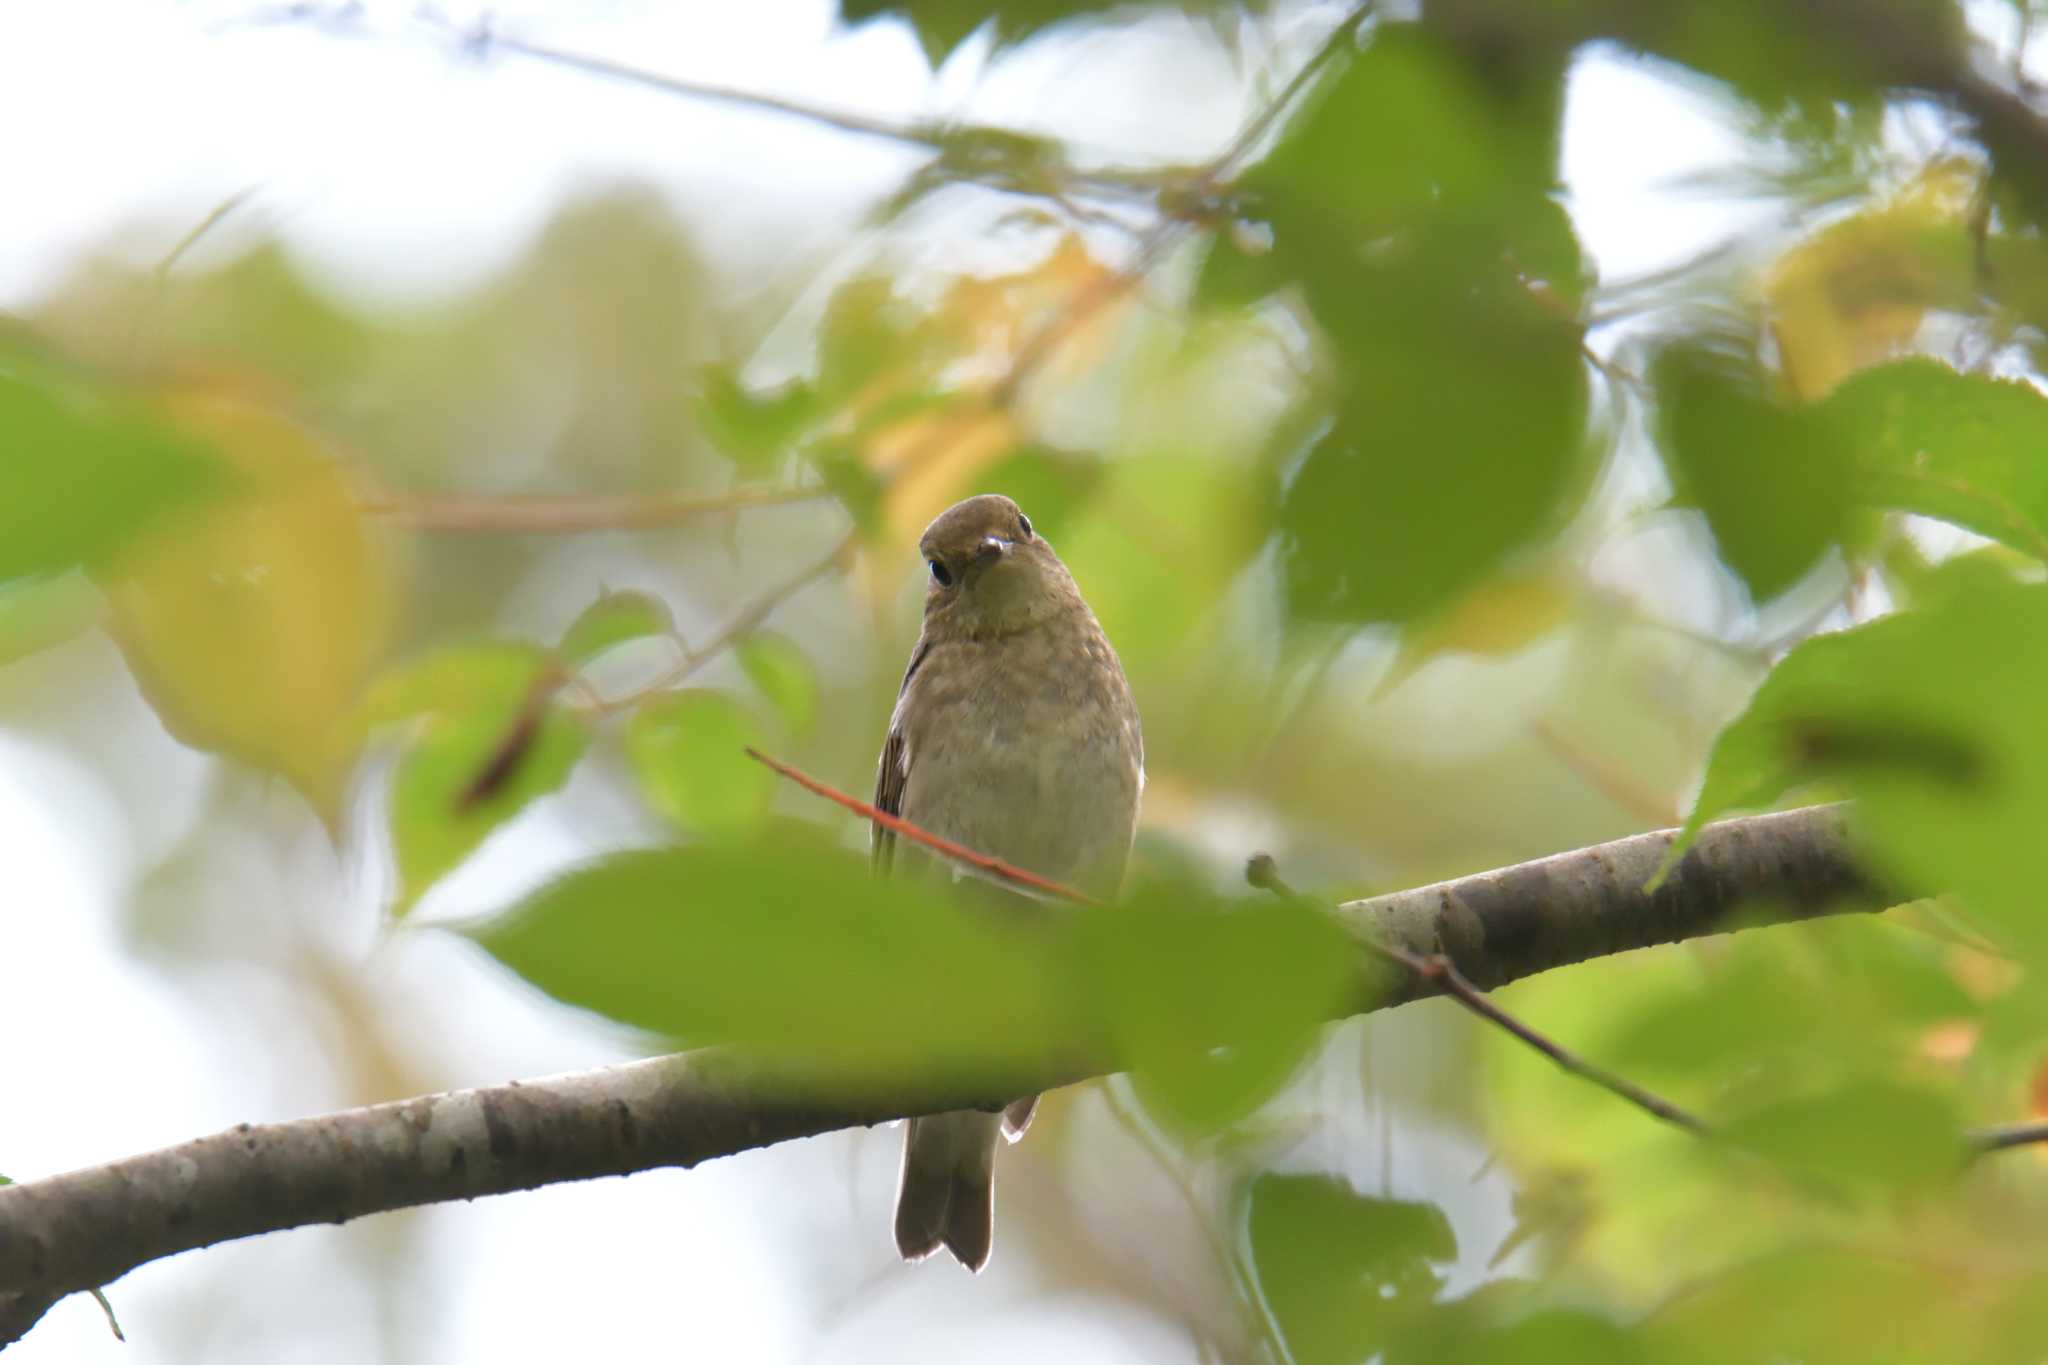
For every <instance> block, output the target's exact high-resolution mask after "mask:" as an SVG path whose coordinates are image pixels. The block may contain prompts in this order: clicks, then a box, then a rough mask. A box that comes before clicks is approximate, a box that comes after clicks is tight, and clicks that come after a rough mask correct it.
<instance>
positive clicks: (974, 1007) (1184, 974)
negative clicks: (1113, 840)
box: [470, 824, 1355, 1100]
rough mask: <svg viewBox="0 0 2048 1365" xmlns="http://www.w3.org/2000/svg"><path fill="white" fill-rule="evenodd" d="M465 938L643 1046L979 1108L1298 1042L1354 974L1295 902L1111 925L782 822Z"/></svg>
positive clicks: (637, 857)
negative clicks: (703, 1049)
mask: <svg viewBox="0 0 2048 1365" xmlns="http://www.w3.org/2000/svg"><path fill="white" fill-rule="evenodd" d="M949 892H953V893H955V894H949ZM1162 894H1163V893H1162ZM1190 894H1191V895H1192V894H1193V893H1190ZM470 932H471V934H472V936H473V937H475V938H476V939H477V940H478V941H479V942H480V943H482V944H483V945H484V947H486V948H487V949H489V950H490V952H491V953H492V954H493V955H495V956H496V957H498V958H499V959H500V960H501V961H502V962H504V963H505V965H506V966H508V967H510V968H511V969H512V970H514V971H515V972H517V973H519V974H520V975H521V976H523V977H525V978H526V979H527V980H528V981H531V982H532V983H533V984H535V985H536V986H539V987H540V988H541V989H542V990H544V991H546V992H547V993H548V994H550V995H552V996H554V997H555V998H556V999H558V1000H561V1001H563V1002H565V1003H567V1004H571V1005H575V1006H578V1007H580V1008H583V1009H589V1010H594V1011H596V1012H598V1013H600V1014H603V1015H605V1016H606V1017H608V1018H610V1019H613V1020H615V1021H617V1022H619V1023H622V1024H625V1025H628V1026H630V1027H632V1028H635V1029H639V1030H641V1031H644V1032H647V1033H650V1034H654V1035H658V1036H660V1037H663V1038H667V1039H672V1040H676V1041H678V1042H681V1043H686V1044H689V1045H691V1046H707V1045H711V1044H726V1043H729V1044H741V1045H746V1046H751V1047H761V1048H766V1049H769V1050H771V1051H775V1052H778V1053H780V1054H783V1055H785V1056H788V1057H790V1058H793V1059H804V1060H808V1061H811V1062H814V1063H816V1064H817V1065H818V1066H819V1067H820V1068H821V1070H822V1071H823V1072H824V1073H826V1074H828V1075H837V1076H840V1077H842V1078H846V1079H851V1078H853V1077H854V1076H856V1075H862V1074H868V1073H869V1072H870V1071H871V1070H874V1071H892V1070H893V1071H896V1072H899V1073H900V1072H901V1071H903V1070H904V1069H905V1068H914V1069H915V1070H916V1071H917V1073H918V1074H933V1075H941V1076H958V1077H962V1078H966V1079H969V1080H972V1081H974V1082H976V1083H985V1084H987V1085H988V1087H989V1094H990V1098H991V1099H992V1100H993V1099H1000V1098H1002V1097H1003V1095H1004V1093H1005V1087H1006V1084H1008V1083H1010V1082H1014V1083H1017V1084H1025V1083H1032V1082H1042V1081H1043V1080H1044V1078H1045V1075H1046V1072H1047V1068H1049V1067H1052V1066H1073V1065H1075V1064H1076V1062H1077V1061H1078V1060H1082V1059H1086V1060H1089V1061H1092V1062H1093V1063H1094V1064H1095V1065H1098V1066H1100V1065H1103V1064H1105V1063H1106V1062H1108V1061H1110V1060H1116V1061H1118V1062H1119V1063H1120V1064H1130V1065H1135V1066H1137V1067H1138V1068H1140V1069H1144V1068H1146V1067H1147V1066H1149V1065H1150V1064H1151V1063H1152V1062H1153V1061H1154V1060H1158V1059H1167V1060H1173V1059H1180V1058H1184V1057H1186V1056H1188V1055H1190V1054H1191V1053H1194V1052H1198V1051H1200V1050H1202V1049H1204V1048H1206V1047H1207V1046H1208V1045H1210V1044H1224V1043H1229V1042H1231V1041H1232V1040H1233V1039H1245V1040H1250V1041H1252V1042H1254V1043H1256V1042H1257V1041H1258V1040H1260V1039H1270V1038H1275V1037H1288V1036H1292V1035H1294V1034H1296V1033H1298V1032H1300V1031H1301V1028H1302V1023H1301V1021H1302V1020H1303V1019H1305V1018H1307V1017H1309V1016H1310V1015H1314V1014H1318V1013H1320V1014H1321V1015H1322V1016H1323V1017H1328V1016H1329V1015H1330V1014H1332V1013H1334V1012H1335V1011H1336V1008H1337V1006H1336V1003H1335V997H1334V996H1333V994H1332V993H1331V992H1330V991H1329V990H1328V989H1326V987H1327V986H1328V985H1329V983H1330V981H1331V980H1332V979H1333V978H1337V977H1344V976H1346V975H1347V968H1348V967H1351V966H1354V965H1355V961H1354V959H1353V958H1352V956H1351V955H1350V953H1349V952H1348V951H1346V948H1345V946H1344V945H1345V944H1348V940H1345V939H1344V936H1343V932H1342V931H1341V930H1340V929H1338V928H1336V927H1335V926H1334V924H1332V923H1330V922H1329V921H1328V919H1327V918H1326V917H1324V916H1321V915H1319V914H1317V913H1316V912H1314V911H1310V910H1305V909H1301V908H1299V907H1274V906H1267V905H1264V904H1261V905H1259V906H1257V907H1256V908H1240V909H1231V910H1224V911H1216V910H1213V909H1211V908H1209V907H1207V905H1206V904H1205V903H1204V902H1203V901H1202V900H1201V899H1200V898H1199V897H1198V896H1194V897H1193V898H1192V899H1190V898H1185V897H1181V896H1178V895H1176V896H1175V897H1174V900H1173V908H1171V909H1169V908H1167V906H1166V905H1164V904H1160V905H1141V906H1138V907H1118V908H1117V909H1115V910H1114V911H1111V910H1103V909H1097V908H1094V907H1074V906H1064V905H1050V904H1045V903H1041V902H1036V901H1031V900H1027V899H1024V898H1021V897H1019V896H1016V895H1014V894H1012V893H1009V892H1007V891H1004V890H1003V889H1001V888H999V887H996V886H993V885H991V884H989V883H986V882H983V881H980V880H974V879H970V880H968V881H965V882H962V883H959V884H958V886H957V887H955V885H954V884H952V883H949V882H946V881H943V880H941V879H937V878H929V877H900V878H896V879H886V880H885V879H876V878H873V877H871V876H870V875H869V872H868V864H867V859H866V858H865V857H863V856H861V855H859V854H855V853H853V852H851V851H849V850H847V849H845V848H844V847H842V846H839V845H837V844H834V843H832V842H830V841H829V840H828V839H827V838H826V836H824V835H823V833H822V832H820V831H817V830H816V829H815V828H814V827H804V826H796V825H791V824H778V825H774V826H771V827H768V828H766V829H764V830H763V831H762V832H761V835H760V837H758V838H757V839H755V840H752V841H746V842H741V841H734V840H727V841H719V842H710V843H703V844H694V845H689V846H685V847H680V848H670V849H661V850H654V851H648V852H638V853H631V854H625V855H620V856H617V857H613V858H608V859H606V860H604V861H603V862H600V863H597V864H594V865H593V866H591V867H588V868H585V869H582V870H580V871H577V872H574V873H571V874H570V875H568V876H566V877H564V878H562V879H561V880H560V881H558V882H556V883H554V884H553V885H552V886H549V887H547V888H545V889H543V890H542V891H540V892H539V893H537V894H536V895H534V896H533V897H531V898H529V899H528V900H527V901H526V902H525V903H524V904H522V905H521V906H519V907H517V908H516V909H514V910H513V911H511V912H510V913H508V914H507V915H505V916H502V917H500V918H498V919H496V920H493V921H491V922H490V923H488V924H485V925H483V926H481V927H479V928H476V929H473V930H471V931H470ZM1331 935H1335V936H1336V941H1337V947H1336V949H1335V951H1333V950H1332V947H1333V940H1332V938H1331V937H1330V936H1331ZM1338 989H1341V984H1340V985H1339V987H1338ZM1005 1078H1009V1081H1007V1082H1006V1080H1005ZM1011 1093H1014V1092H1011Z"/></svg>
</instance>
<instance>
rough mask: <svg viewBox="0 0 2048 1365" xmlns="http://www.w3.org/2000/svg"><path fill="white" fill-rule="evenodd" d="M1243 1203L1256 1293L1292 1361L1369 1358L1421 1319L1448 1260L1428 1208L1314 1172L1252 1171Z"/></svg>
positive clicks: (1335, 1363)
mask: <svg viewBox="0 0 2048 1365" xmlns="http://www.w3.org/2000/svg"><path fill="white" fill-rule="evenodd" d="M1246 1199H1247V1203H1248V1205H1249V1207H1248V1210H1247V1213H1246V1218H1245V1228H1246V1236H1247V1238H1248V1245H1249V1249H1250V1252H1251V1257H1252V1265H1253V1269H1254V1271H1255V1273H1256V1274H1257V1276H1258V1288H1259V1294H1260V1297H1261V1298H1262V1299H1263V1300H1264V1301H1265V1304H1266V1306H1267V1307H1268V1308H1269V1310H1270V1311H1271V1312H1272V1315H1273V1319H1274V1322H1275V1324H1276V1325H1277V1326H1278V1327H1279V1329H1280V1332H1281V1335H1282V1336H1283V1337H1284V1338H1285V1340H1286V1343H1287V1354H1288V1357H1289V1358H1290V1359H1292V1360H1294V1361H1297V1362H1299V1363H1300V1365H1325V1363H1326V1362H1327V1365H1340V1363H1341V1365H1354V1362H1358V1361H1362V1360H1366V1359H1368V1358H1370V1357H1372V1356H1373V1355H1375V1354H1376V1353H1377V1352H1379V1351H1380V1350H1381V1349H1383V1348H1384V1347H1385V1345H1386V1344H1387V1342H1388V1340H1389V1339H1390V1338H1391V1337H1393V1336H1394V1335H1395V1334H1396V1333H1397V1332H1399V1331H1401V1330H1402V1329H1404V1328H1409V1327H1411V1326H1413V1325H1414V1324H1416V1323H1418V1322H1420V1321H1423V1320H1426V1319H1427V1318H1428V1317H1429V1316H1430V1310H1431V1309H1432V1308H1433V1307H1434V1306H1435V1303H1436V1298H1437V1295H1438V1294H1439V1293H1441V1292H1442V1290H1443V1288H1444V1285H1445V1283H1446V1279H1447V1275H1446V1270H1447V1269H1448V1265H1447V1263H1449V1262H1453V1261H1455V1260H1456V1259H1457V1255H1458V1243H1457V1238H1456V1236H1455V1234H1453V1232H1452V1230H1451V1224H1450V1220H1449V1219H1448V1218H1446V1217H1444V1213H1443V1210H1442V1209H1439V1208H1438V1207H1437V1206H1436V1205H1434V1204H1424V1203H1413V1202H1408V1201H1404V1200H1395V1199H1375V1198H1372V1197H1370V1196H1368V1195H1363V1194H1360V1193H1358V1192H1357V1191H1356V1190H1354V1189H1352V1188H1351V1187H1350V1186H1349V1185H1347V1184H1345V1183H1343V1182H1342V1181H1340V1180H1335V1179H1332V1178H1330V1177H1328V1176H1319V1175H1270V1174H1268V1175H1261V1176H1259V1177H1258V1178H1257V1179H1255V1180H1253V1181H1252V1183H1251V1186H1250V1188H1249V1190H1248V1191H1247V1195H1246Z"/></svg>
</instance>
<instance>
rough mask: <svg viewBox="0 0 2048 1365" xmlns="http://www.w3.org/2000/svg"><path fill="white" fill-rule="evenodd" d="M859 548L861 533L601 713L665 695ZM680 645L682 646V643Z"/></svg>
mask: <svg viewBox="0 0 2048 1365" xmlns="http://www.w3.org/2000/svg"><path fill="white" fill-rule="evenodd" d="M859 544H860V533H859V531H857V530H855V531H848V532H847V533H846V534H845V535H843V536H841V537H840V538H839V540H838V541H837V542H836V543H834V545H833V546H832V548H831V549H830V550H828V551H826V552H825V554H824V555H823V556H822V557H821V558H819V559H817V560H814V561H813V562H811V563H810V564H807V565H805V566H804V567H803V568H801V569H799V570H797V571H796V572H795V573H793V574H791V575H790V576H789V577H787V578H785V579H783V580H782V581H780V582H778V583H776V584H774V585H773V586H772V587H770V588H768V589H767V590H766V591H764V592H762V593H761V594H760V595H759V596H758V597H756V598H754V600H753V601H751V602H749V603H747V604H746V605H745V606H743V607H741V608H740V609H739V611H738V612H736V613H734V615H733V618H732V619H731V620H730V621H727V622H726V623H725V624H724V625H723V626H721V627H720V628H719V630H718V633H717V634H716V635H713V636H712V637H711V638H710V639H709V640H706V641H705V642H704V643H703V644H701V645H697V646H695V647H691V646H688V645H684V646H683V657H682V658H680V659H678V660H677V661H676V662H675V664H674V666H673V667H671V668H669V669H668V671H667V672H665V673H663V674H662V675H661V676H660V677H658V678H656V679H655V680H654V681H653V682H651V683H649V684H647V685H646V686H645V687H639V688H635V689H634V690H633V691H631V692H629V693H627V694H626V695H625V696H622V697H615V698H613V699H611V700H610V701H607V702H604V703H603V704H602V706H601V707H600V709H601V710H604V711H607V712H610V711H623V710H626V709H628V708H629V707H633V706H638V705H639V704H640V703H641V702H643V701H645V700H646V699H647V698H648V697H650V696H652V695H654V694H655V693H657V692H665V691H667V690H668V689H669V688H671V687H674V686H675V685H676V684H677V683H679V682H681V681H682V680H683V679H685V678H687V677H689V676H690V675H691V674H692V673H695V672H696V671H697V670H698V669H700V668H702V667H703V666H704V665H705V664H708V663H710V662H711V661H712V660H713V659H715V658H717V657H718V656H719V655H720V654H722V653H724V652H725V650H726V649H728V648H729V647H731V646H732V645H734V644H737V643H738V642H739V641H741V640H743V639H745V638H746V637H747V636H749V635H752V634H753V633H754V632H755V631H756V630H759V629H760V628H761V623H762V622H763V621H765V620H767V619H768V616H769V614H770V613H772V612H773V611H774V610H775V609H776V608H777V607H779V606H781V605H782V604H783V603H784V602H786V601H788V600H789V599H790V598H792V597H794V596H796V594H797V593H799V592H801V591H802V590H803V589H805V588H807V587H809V586H810V585H811V584H813V583H815V582H817V581H818V580H819V579H821V578H823V577H824V576H825V575H826V574H828V573H831V572H832V571H833V570H834V569H837V568H840V567H842V566H843V565H844V564H845V562H846V559H847V557H848V556H849V555H851V554H852V553H853V551H854V549H855V547H856V546H858V545H859ZM678 643H681V642H680V640H679V641H678Z"/></svg>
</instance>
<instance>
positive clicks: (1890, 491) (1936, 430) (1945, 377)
mask: <svg viewBox="0 0 2048 1365" xmlns="http://www.w3.org/2000/svg"><path fill="white" fill-rule="evenodd" d="M1818 412H1819V414H1820V416H1821V418H1822V420H1823V421H1824V422H1825V423H1826V424H1827V427H1828V429H1829V430H1830V431H1831V432H1832V433H1834V436H1835V439H1837V440H1839V441H1840V442H1842V443H1843V444H1844V445H1845V446H1846V447H1847V448H1848V450H1849V451H1850V452H1851V457H1852V459H1853V461H1854V468H1855V474H1856V486H1857V494H1858V496H1859V497H1860V498H1862V499H1863V500H1865V501H1867V502H1870V503H1873V504H1875V505H1877V506H1881V507H1893V508H1898V509H1900V510H1903V511H1909V512H1919V513H1921V514H1923V515H1926V516H1930V517H1940V518H1942V519H1943V520H1945V521H1952V522H1954V523H1955V524H1956V525H1958V526H1961V527H1964V528H1966V529H1968V530H1971V531H1975V532H1976V533H1977V534H1978V535H1981V536H1988V537H1990V538H1991V539H1993V540H1997V541H2002V542H2003V543H2005V544H2007V545H2010V546H2011V547H2012V548H2014V549H2016V550H2019V551H2022V552H2023V553H2026V554H2029V555H2033V556H2034V557H2035V558H2037V559H2048V460H2043V459H2042V458H2041V452H2042V450H2043V449H2048V396H2043V394H2042V393H2041V391H2040V390H2039V389H2037V388H2035V387H2034V386H2033V385H2031V384H2028V383H2026V382H2024V381H2022V380H2017V379H1996V378H1993V377H1991V376H1989V375H1981V374H1962V373H1959V372H1957V371H1956V370H1953V369H1951V368H1949V367H1948V366H1946V365H1943V364H1942V363H1940V362H1939V361H1935V360H1904V361H1899V362H1897V363H1894V364H1890V365H1884V366H1880V367H1878V368H1875V369H1871V370H1867V371H1865V372H1863V373H1861V374H1858V375H1856V376H1855V377H1854V378H1852V379H1850V380H1849V381H1848V382H1847V383H1845V384H1843V385H1842V386H1841V387H1840V388H1838V389H1836V390H1835V392H1834V393H1832V394H1830V395H1829V396H1828V398H1827V401H1826V402H1824V403H1822V404H1821V405H1820V407H1819V409H1818Z"/></svg>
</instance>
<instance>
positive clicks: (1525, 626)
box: [1378, 569, 1578, 693]
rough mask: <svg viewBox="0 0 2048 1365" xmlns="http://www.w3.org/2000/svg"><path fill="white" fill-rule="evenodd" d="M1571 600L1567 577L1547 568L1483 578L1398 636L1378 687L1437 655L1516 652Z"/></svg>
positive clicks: (1560, 618)
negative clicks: (1398, 644)
mask: <svg viewBox="0 0 2048 1365" xmlns="http://www.w3.org/2000/svg"><path fill="white" fill-rule="evenodd" d="M1577 600H1578V595H1577V593H1576V592H1575V591H1574V588H1573V585H1572V583H1571V581H1570V580H1569V579H1567V578H1566V577H1565V576H1564V575H1562V574H1561V573H1558V572H1557V571H1555V570H1553V569H1545V570H1537V571H1533V572H1523V573H1510V574H1502V575H1501V576H1499V577H1497V578H1492V579H1488V580H1487V581H1486V582H1484V583H1482V584H1480V585H1479V586H1478V587H1476V588H1474V589H1473V590H1472V591H1470V592H1468V593H1466V594H1465V595H1464V596H1462V597H1460V598H1458V599H1457V600H1456V601H1455V602H1453V603H1451V604H1450V606H1448V607H1446V608H1445V609H1444V610H1443V611H1441V612H1439V613H1438V614H1437V615H1436V616H1434V617H1432V618H1430V619H1429V620H1428V621H1426V622H1424V623H1423V624H1422V625H1421V626H1419V627H1418V628H1416V629H1415V630H1413V631H1410V632H1409V633H1408V634H1407V635H1406V636H1405V637H1404V638H1403V639H1402V641H1401V652H1400V654H1399V655H1398V656H1397V657H1396V658H1395V660H1394V666H1393V667H1392V668H1391V669H1389V670H1388V671H1387V676H1386V678H1385V680H1384V681H1382V682H1381V683H1380V685H1379V688H1378V690H1379V691H1380V692H1382V693H1385V692H1389V691H1392V690H1393V689H1394V688H1395V687H1398V686H1399V685H1400V684H1401V683H1403V682H1405V681H1407V680H1408V678H1409V677H1410V676H1412V675H1413V674H1414V673H1415V671H1416V670H1417V669H1419V668H1421V667H1422V666H1423V665H1424V664H1426V663H1428V662H1429V661H1430V660H1431V659H1433V658H1435V657H1436V656H1437V655H1439V654H1483V655H1489V656H1493V657H1503V656H1506V655H1509V654H1516V653H1519V652H1521V651H1522V650H1523V649H1526V648H1527V647H1528V646H1530V645H1532V644H1534V643H1535V642H1536V641H1538V640H1540V639H1542V638H1543V637H1544V636H1546V635H1548V634H1550V633H1551V632H1552V631H1553V630H1556V629H1557V628H1558V627H1559V626H1560V625H1562V624H1564V621H1565V618H1566V617H1568V616H1570V615H1571V611H1572V607H1573V605H1574V604H1575V603H1576V601H1577Z"/></svg>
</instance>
